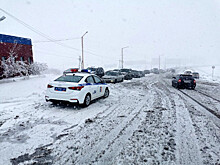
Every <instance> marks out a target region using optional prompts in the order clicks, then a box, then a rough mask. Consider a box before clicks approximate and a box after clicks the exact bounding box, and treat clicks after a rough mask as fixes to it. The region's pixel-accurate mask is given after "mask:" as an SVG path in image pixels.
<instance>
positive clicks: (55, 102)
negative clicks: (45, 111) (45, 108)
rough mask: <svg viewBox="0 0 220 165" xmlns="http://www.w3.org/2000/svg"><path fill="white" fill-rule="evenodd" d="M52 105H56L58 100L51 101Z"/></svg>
mask: <svg viewBox="0 0 220 165" xmlns="http://www.w3.org/2000/svg"><path fill="white" fill-rule="evenodd" d="M51 103H52V105H57V104H58V103H59V102H58V101H55V100H54V101H51Z"/></svg>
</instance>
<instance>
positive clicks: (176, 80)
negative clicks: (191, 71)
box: [172, 74, 196, 89]
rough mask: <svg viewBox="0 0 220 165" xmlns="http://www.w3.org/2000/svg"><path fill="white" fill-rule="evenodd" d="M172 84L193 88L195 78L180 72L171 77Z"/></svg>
mask: <svg viewBox="0 0 220 165" xmlns="http://www.w3.org/2000/svg"><path fill="white" fill-rule="evenodd" d="M172 86H173V87H175V88H178V89H179V88H190V89H195V87H196V80H195V79H194V78H193V77H192V75H187V74H180V75H177V76H176V77H173V80H172Z"/></svg>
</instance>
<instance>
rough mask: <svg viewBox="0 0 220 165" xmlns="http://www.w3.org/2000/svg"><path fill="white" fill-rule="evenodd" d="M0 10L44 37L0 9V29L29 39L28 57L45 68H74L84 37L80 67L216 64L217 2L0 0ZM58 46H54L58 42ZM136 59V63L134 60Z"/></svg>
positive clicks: (219, 53) (219, 46)
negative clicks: (44, 35) (122, 60)
mask: <svg viewBox="0 0 220 165" xmlns="http://www.w3.org/2000/svg"><path fill="white" fill-rule="evenodd" d="M0 8H2V9H4V10H5V11H7V12H8V13H10V14H12V15H13V16H15V17H16V18H18V19H19V20H21V21H23V22H25V23H26V24H28V25H30V26H31V27H33V28H34V29H35V30H38V31H40V32H42V33H43V34H46V35H47V36H49V37H51V38H52V39H55V40H65V39H70V40H65V41H62V42H57V43H58V44H55V43H53V42H42V41H48V39H46V38H44V37H42V36H40V35H39V34H37V33H35V32H33V31H32V30H30V29H28V28H26V27H25V26H23V25H22V24H20V23H19V22H18V21H16V20H15V19H13V18H12V17H10V16H9V15H7V14H5V13H4V12H2V11H0V17H1V16H6V17H7V18H6V19H5V20H4V21H2V22H0V33H2V34H8V35H15V36H20V37H27V38H31V39H32V43H33V53H34V60H35V61H38V62H46V63H48V65H49V66H50V67H53V68H59V69H66V68H69V67H77V66H78V63H79V62H78V58H79V56H81V39H80V37H81V36H82V35H83V34H84V33H85V32H86V31H88V34H86V35H85V36H84V49H85V53H84V55H85V66H86V67H88V66H104V67H105V68H111V67H112V68H117V67H119V60H121V48H122V47H126V46H129V47H128V48H126V49H124V61H125V63H124V67H129V68H130V67H134V68H142V69H145V68H150V67H152V65H153V67H154V66H157V65H158V57H159V56H161V67H162V68H163V67H165V61H166V63H167V66H169V63H171V62H175V59H179V61H178V62H176V63H177V64H176V65H184V64H185V63H191V65H214V64H215V65H216V64H218V65H219V64H220V1H219V0H199V1H196V0H181V1H180V0H175V1H172V0H114V1H112V0H0ZM59 43H60V44H61V45H60V44H59ZM138 63H141V64H142V65H141V67H138V66H137V64H138Z"/></svg>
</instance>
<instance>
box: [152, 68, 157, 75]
mask: <svg viewBox="0 0 220 165" xmlns="http://www.w3.org/2000/svg"><path fill="white" fill-rule="evenodd" d="M151 73H154V74H159V69H158V68H153V69H151Z"/></svg>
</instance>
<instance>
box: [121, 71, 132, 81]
mask: <svg viewBox="0 0 220 165" xmlns="http://www.w3.org/2000/svg"><path fill="white" fill-rule="evenodd" d="M120 72H121V73H122V74H123V75H124V79H125V80H131V79H132V74H131V69H120Z"/></svg>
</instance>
